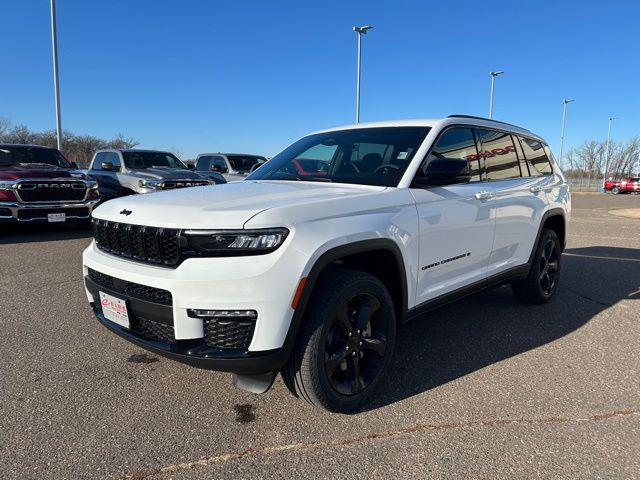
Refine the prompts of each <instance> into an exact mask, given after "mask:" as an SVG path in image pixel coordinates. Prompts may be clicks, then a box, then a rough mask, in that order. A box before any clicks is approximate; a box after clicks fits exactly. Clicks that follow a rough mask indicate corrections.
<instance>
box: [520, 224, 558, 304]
mask: <svg viewBox="0 0 640 480" xmlns="http://www.w3.org/2000/svg"><path fill="white" fill-rule="evenodd" d="M561 255H562V251H561V246H560V240H559V239H558V235H556V232H554V231H553V230H551V229H548V228H545V229H543V230H542V234H541V235H540V242H539V243H538V247H537V249H536V253H535V254H534V257H533V263H532V265H531V269H530V270H529V275H528V276H527V278H526V279H524V280H521V281H517V282H513V283H512V284H511V288H512V290H513V294H514V295H515V297H516V298H517V299H518V300H520V301H522V302H526V303H546V302H548V301H549V300H551V298H552V297H553V294H554V293H555V291H556V288H557V286H558V280H559V279H560V259H561Z"/></svg>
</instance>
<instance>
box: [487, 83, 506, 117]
mask: <svg viewBox="0 0 640 480" xmlns="http://www.w3.org/2000/svg"><path fill="white" fill-rule="evenodd" d="M503 73H504V72H489V75H491V95H490V96H489V118H493V86H494V83H495V81H496V77H497V76H498V75H502V74H503Z"/></svg>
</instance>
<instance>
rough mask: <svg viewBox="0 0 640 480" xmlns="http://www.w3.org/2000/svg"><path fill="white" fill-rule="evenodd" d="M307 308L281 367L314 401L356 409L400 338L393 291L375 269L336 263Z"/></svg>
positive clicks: (295, 386)
mask: <svg viewBox="0 0 640 480" xmlns="http://www.w3.org/2000/svg"><path fill="white" fill-rule="evenodd" d="M306 312H307V313H306V314H305V318H303V325H302V326H301V329H302V331H301V334H300V336H299V338H298V341H297V344H296V345H295V347H294V352H293V354H292V356H291V358H290V359H289V362H288V364H287V365H286V366H285V368H284V369H283V372H282V376H283V379H284V381H285V384H286V385H287V387H288V388H289V389H290V390H291V391H292V393H294V394H295V395H296V396H298V397H301V398H304V399H305V400H307V401H308V402H309V403H311V404H313V405H315V406H318V407H321V408H324V409H326V410H330V411H332V412H349V411H353V410H355V409H357V408H358V407H360V406H362V405H363V404H364V403H366V402H367V401H368V400H369V399H370V398H371V397H372V396H373V394H374V393H375V390H376V388H377V387H378V385H379V384H380V382H381V381H382V379H383V378H384V376H385V373H386V371H387V370H388V368H389V364H390V361H391V358H392V355H393V350H394V345H395V338H396V318H395V312H394V308H393V301H392V299H391V296H390V295H389V292H388V291H387V289H386V288H385V286H384V285H383V284H382V283H381V282H380V281H379V280H378V279H377V278H376V277H374V276H373V275H369V274H368V273H364V272H359V271H355V270H347V269H339V268H335V269H332V270H331V271H330V272H327V274H326V275H324V276H323V278H322V279H321V280H320V283H319V285H318V286H317V287H316V289H315V291H314V293H313V296H312V299H311V301H310V303H309V305H308V307H307V310H306Z"/></svg>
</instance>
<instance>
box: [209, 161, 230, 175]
mask: <svg viewBox="0 0 640 480" xmlns="http://www.w3.org/2000/svg"><path fill="white" fill-rule="evenodd" d="M211 171H212V172H216V173H227V172H228V171H229V169H227V168H226V167H221V166H220V165H216V164H215V163H214V164H213V165H211Z"/></svg>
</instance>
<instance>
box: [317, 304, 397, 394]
mask: <svg viewBox="0 0 640 480" xmlns="http://www.w3.org/2000/svg"><path fill="white" fill-rule="evenodd" d="M380 306H381V305H380V301H379V300H378V299H377V298H376V297H374V296H373V295H371V294H369V293H362V294H358V295H355V296H353V297H352V298H350V299H349V300H347V301H346V302H345V303H344V304H343V305H341V306H340V307H339V309H338V312H337V315H336V318H335V319H334V320H333V323H332V325H331V327H330V329H329V331H328V334H327V340H326V348H325V354H324V366H325V373H326V375H327V377H328V379H329V383H330V384H331V387H332V388H333V389H334V390H335V391H336V392H338V393H340V394H342V395H354V394H357V393H360V392H361V391H362V390H364V389H365V388H367V387H368V386H369V385H370V384H371V382H372V381H373V380H374V379H375V378H376V377H377V376H378V374H379V373H380V370H381V369H382V365H383V359H384V355H385V352H386V349H387V336H388V331H387V330H388V329H387V322H386V321H385V320H384V319H381V318H380V317H381V315H380V313H381V310H380Z"/></svg>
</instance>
